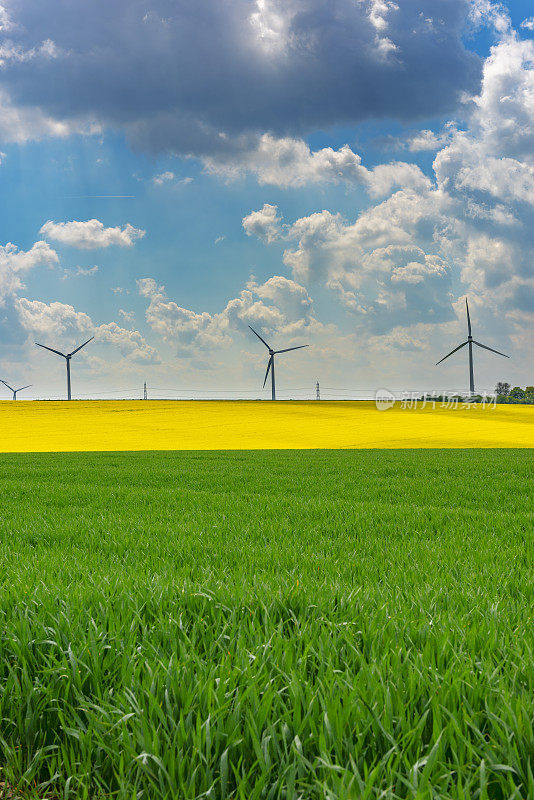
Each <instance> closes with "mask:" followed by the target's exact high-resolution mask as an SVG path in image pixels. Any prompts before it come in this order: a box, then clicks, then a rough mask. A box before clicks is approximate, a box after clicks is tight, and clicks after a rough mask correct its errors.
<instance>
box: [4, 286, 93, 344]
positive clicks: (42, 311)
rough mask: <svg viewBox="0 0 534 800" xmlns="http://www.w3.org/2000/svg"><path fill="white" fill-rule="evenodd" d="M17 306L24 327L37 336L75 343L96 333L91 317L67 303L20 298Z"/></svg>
mask: <svg viewBox="0 0 534 800" xmlns="http://www.w3.org/2000/svg"><path fill="white" fill-rule="evenodd" d="M15 305H16V308H17V310H18V313H19V317H20V321H21V323H22V326H23V327H24V328H25V329H26V330H27V331H31V332H32V333H34V334H36V335H40V336H44V337H54V338H56V339H59V338H62V337H66V338H67V339H68V340H69V341H72V343H74V339H75V337H76V336H91V335H92V334H93V332H94V325H93V323H92V320H91V318H90V317H89V315H88V314H85V313H84V312H83V311H76V310H75V309H74V307H73V306H71V305H68V304H66V303H59V302H54V303H43V302H42V301H41V300H28V299H27V298H26V297H20V298H18V299H17V300H16V303H15ZM43 344H46V342H43Z"/></svg>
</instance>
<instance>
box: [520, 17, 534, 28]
mask: <svg viewBox="0 0 534 800" xmlns="http://www.w3.org/2000/svg"><path fill="white" fill-rule="evenodd" d="M521 27H522V28H526V30H527V31H534V17H527V19H524V20H523V22H522V23H521Z"/></svg>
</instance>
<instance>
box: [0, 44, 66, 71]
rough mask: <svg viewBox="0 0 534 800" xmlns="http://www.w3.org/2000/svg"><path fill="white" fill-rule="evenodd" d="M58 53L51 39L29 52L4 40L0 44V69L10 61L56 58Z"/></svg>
mask: <svg viewBox="0 0 534 800" xmlns="http://www.w3.org/2000/svg"><path fill="white" fill-rule="evenodd" d="M59 53H60V51H59V48H58V47H57V46H56V44H55V43H54V42H53V41H52V40H51V39H46V40H45V41H43V42H41V44H40V45H38V46H36V47H32V48H30V49H29V50H25V49H24V48H23V47H21V46H20V45H19V44H15V43H13V42H10V41H6V40H5V41H4V42H3V43H2V44H0V68H2V67H5V66H6V65H7V64H9V62H10V61H15V62H19V63H21V62H24V61H33V60H34V59H39V58H57V57H58V55H59Z"/></svg>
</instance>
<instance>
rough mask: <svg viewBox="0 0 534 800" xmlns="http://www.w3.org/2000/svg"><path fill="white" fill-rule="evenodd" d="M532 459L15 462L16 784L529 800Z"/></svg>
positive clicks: (8, 680) (116, 791)
mask: <svg viewBox="0 0 534 800" xmlns="http://www.w3.org/2000/svg"><path fill="white" fill-rule="evenodd" d="M533 476H534V455H533V452H532V451H524V450H523V451H513V450H498V451H497V450H493V451H491V450H478V451H477V450H471V451H466V450H462V451H428V450H427V451H421V450H411V451H349V452H338V451H330V452H329V451H320V452H313V451H307V452H265V451H263V452H247V453H157V454H154V453H141V454H137V453H129V454H117V453H111V454H70V455H50V454H43V455H24V456H19V455H15V456H13V455H11V456H6V455H5V456H0V506H1V514H0V580H1V594H0V783H1V782H2V781H4V780H5V781H7V783H8V784H9V785H10V786H11V787H17V789H18V791H19V792H20V793H21V794H22V795H23V796H24V797H41V798H42V797H45V796H47V797H48V796H50V797H54V798H55V797H57V798H65V799H66V798H76V800H84V798H87V799H89V798H91V800H94V799H95V798H101V797H116V798H120V799H121V800H134V798H143V799H144V800H160V799H161V798H168V799H169V800H171V799H172V800H181V799H182V798H184V800H185V799H186V798H187V800H189V799H190V798H191V799H192V798H199V799H200V798H214V799H215V800H217V799H218V798H239V799H240V800H259V798H265V800H274V799H275V798H285V799H286V800H297V798H302V800H309V799H312V798H313V799H317V800H319V798H325V800H333V798H347V800H348V798H358V800H359V799H360V798H379V797H380V798H439V800H444V799H446V798H466V800H468V799H469V800H471V798H475V799H476V800H485V798H492V799H493V798H496V799H497V798H499V799H500V798H502V799H503V800H504V798H506V799H508V798H523V799H524V798H534V777H533V767H532V764H533V763H534V732H533V726H534V666H533V665H534V637H533V630H534V624H533V619H532V617H533V615H534V582H533V563H534V536H533V513H532V496H533V484H534V477H533Z"/></svg>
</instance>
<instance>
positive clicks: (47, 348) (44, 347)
mask: <svg viewBox="0 0 534 800" xmlns="http://www.w3.org/2000/svg"><path fill="white" fill-rule="evenodd" d="M35 344H36V345H37V347H42V348H43V350H50V352H51V353H56V355H58V356H63V358H67V356H66V355H65V353H61V352H60V351H59V350H54V348H53V347H47V346H46V345H45V344H39V342H35Z"/></svg>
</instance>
